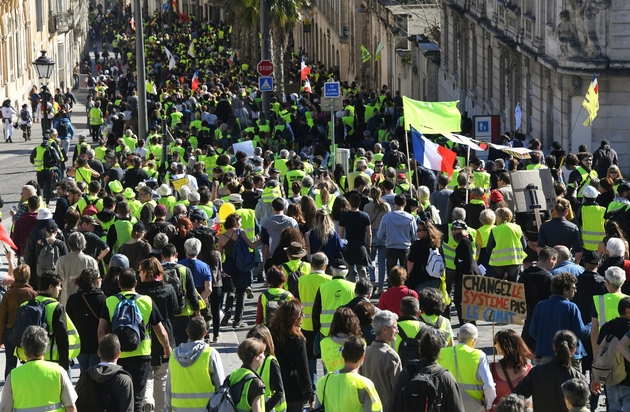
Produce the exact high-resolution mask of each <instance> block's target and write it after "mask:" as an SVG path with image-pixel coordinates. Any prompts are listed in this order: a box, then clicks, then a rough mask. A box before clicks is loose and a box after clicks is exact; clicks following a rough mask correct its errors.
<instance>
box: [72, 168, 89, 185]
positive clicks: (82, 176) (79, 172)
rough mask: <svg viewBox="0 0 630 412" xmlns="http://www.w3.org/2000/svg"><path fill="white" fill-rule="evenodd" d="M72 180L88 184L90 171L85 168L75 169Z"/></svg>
mask: <svg viewBox="0 0 630 412" xmlns="http://www.w3.org/2000/svg"><path fill="white" fill-rule="evenodd" d="M75 172H76V173H75V175H74V180H76V181H77V182H85V183H87V184H90V183H91V182H92V170H90V169H88V168H87V167H79V168H77V169H75Z"/></svg>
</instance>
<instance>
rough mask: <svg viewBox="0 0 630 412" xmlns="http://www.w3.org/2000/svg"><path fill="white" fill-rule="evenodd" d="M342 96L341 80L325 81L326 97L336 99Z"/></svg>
mask: <svg viewBox="0 0 630 412" xmlns="http://www.w3.org/2000/svg"><path fill="white" fill-rule="evenodd" d="M338 97H341V93H340V90H339V82H326V83H324V98H325V99H336V98H338Z"/></svg>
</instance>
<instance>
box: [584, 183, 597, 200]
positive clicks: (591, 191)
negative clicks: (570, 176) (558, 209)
mask: <svg viewBox="0 0 630 412" xmlns="http://www.w3.org/2000/svg"><path fill="white" fill-rule="evenodd" d="M582 195H583V196H584V197H586V198H588V199H595V198H596V197H597V196H598V195H599V193H597V189H595V188H594V187H593V186H586V187H585V188H584V192H582Z"/></svg>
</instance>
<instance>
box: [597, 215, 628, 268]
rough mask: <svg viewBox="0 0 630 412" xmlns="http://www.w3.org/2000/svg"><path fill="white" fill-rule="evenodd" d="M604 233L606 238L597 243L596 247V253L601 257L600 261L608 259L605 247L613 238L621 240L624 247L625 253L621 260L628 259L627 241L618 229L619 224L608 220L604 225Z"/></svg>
mask: <svg viewBox="0 0 630 412" xmlns="http://www.w3.org/2000/svg"><path fill="white" fill-rule="evenodd" d="M604 231H605V232H606V236H604V239H603V240H602V241H601V242H599V245H598V246H597V253H599V256H601V257H602V260H604V259H605V258H607V257H608V252H606V245H607V244H608V241H609V240H610V239H611V238H613V237H616V238H619V239H621V240H623V244H624V245H625V246H626V252H625V254H624V257H623V258H624V259H628V249H629V248H628V241H627V240H626V237H625V236H624V234H623V230H621V228H620V227H619V224H618V223H617V222H615V221H614V220H609V221H607V222H606V223H604Z"/></svg>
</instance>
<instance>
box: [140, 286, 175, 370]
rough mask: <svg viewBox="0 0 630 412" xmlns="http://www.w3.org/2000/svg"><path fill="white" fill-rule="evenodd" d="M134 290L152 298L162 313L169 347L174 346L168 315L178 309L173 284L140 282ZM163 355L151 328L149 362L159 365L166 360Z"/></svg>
mask: <svg viewBox="0 0 630 412" xmlns="http://www.w3.org/2000/svg"><path fill="white" fill-rule="evenodd" d="M136 292H138V293H139V294H141V295H146V296H149V297H150V298H151V299H152V300H153V302H154V303H155V306H157V308H158V309H159V311H160V314H161V315H162V326H164V329H166V334H167V335H168V341H169V342H170V345H171V348H174V347H175V337H174V335H173V324H172V323H171V319H170V317H171V316H173V313H175V312H177V311H178V310H179V304H178V303H177V295H176V294H175V289H173V286H171V285H169V284H166V285H165V284H164V283H163V282H140V283H138V285H137V286H136ZM163 356H164V348H163V347H162V344H161V343H160V341H159V339H158V338H157V336H155V332H154V331H153V328H151V364H152V365H153V366H159V365H161V364H162V363H163V362H168V359H164V357H163Z"/></svg>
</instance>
